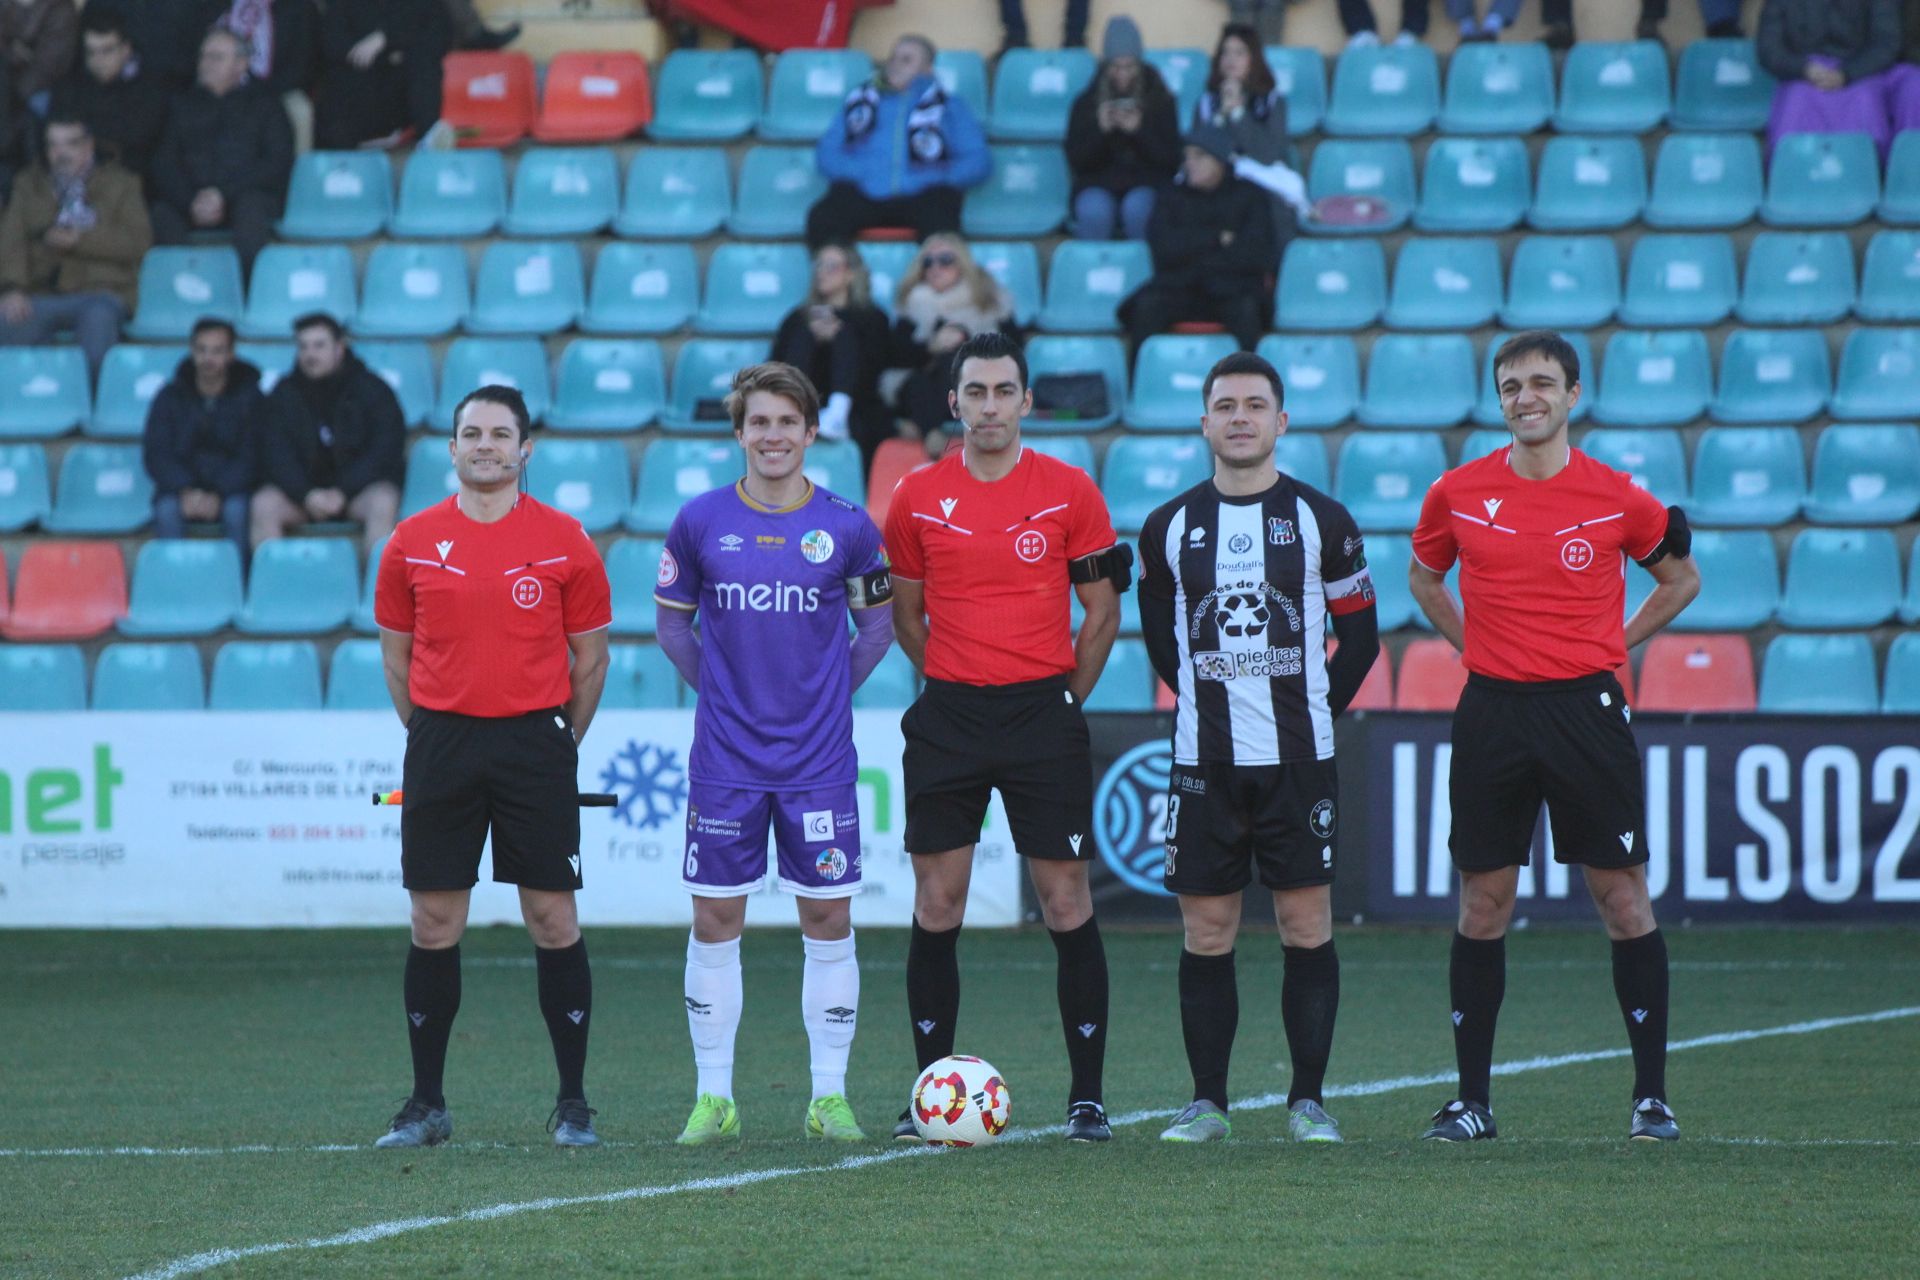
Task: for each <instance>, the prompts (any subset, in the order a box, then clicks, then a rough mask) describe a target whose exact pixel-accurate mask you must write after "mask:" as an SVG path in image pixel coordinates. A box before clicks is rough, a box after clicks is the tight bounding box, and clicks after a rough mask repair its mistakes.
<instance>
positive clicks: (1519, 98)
mask: <svg viewBox="0 0 1920 1280" xmlns="http://www.w3.org/2000/svg"><path fill="white" fill-rule="evenodd" d="M1552 114H1553V58H1552V56H1551V55H1550V54H1548V52H1547V47H1546V46H1545V45H1542V44H1491V43H1487V44H1480V43H1472V44H1463V45H1461V46H1460V47H1459V48H1457V49H1455V50H1454V51H1453V56H1452V57H1450V58H1449V59H1447V94H1446V100H1445V101H1444V102H1443V103H1442V104H1441V107H1440V131H1441V132H1442V133H1512V134H1520V133H1532V132H1534V131H1535V130H1537V129H1540V128H1542V127H1543V126H1544V125H1545V124H1546V123H1547V117H1549V116H1551V115H1552Z"/></svg>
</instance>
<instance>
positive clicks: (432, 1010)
mask: <svg viewBox="0 0 1920 1280" xmlns="http://www.w3.org/2000/svg"><path fill="white" fill-rule="evenodd" d="M401 994H402V997H403V998H404V999H405V1001H406V1005H407V1044H408V1047H409V1048H411V1049H412V1051H413V1097H414V1099H415V1101H418V1102H424V1103H426V1104H427V1105H429V1106H433V1107H445V1106H446V1105H447V1099H446V1095H445V1093H444V1092H442V1087H441V1086H442V1082H443V1081H444V1079H445V1077H446V1071H447V1040H448V1038H449V1037H450V1036H452V1034H453V1019H454V1016H455V1015H456V1014H458V1013H459V1012H460V944H459V943H457V942H456V943H454V944H453V945H452V946H450V947H446V948H444V949H441V950H437V951H430V950H428V949H427V948H425V947H422V946H417V945H414V946H409V947H408V948H407V967H406V975H405V977H404V978H402V980H401Z"/></svg>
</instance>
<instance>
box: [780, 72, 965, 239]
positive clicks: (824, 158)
mask: <svg viewBox="0 0 1920 1280" xmlns="http://www.w3.org/2000/svg"><path fill="white" fill-rule="evenodd" d="M933 58H934V49H933V43H932V41H930V40H928V39H927V38H926V37H925V36H901V37H900V39H899V40H898V41H896V42H895V43H894V46H893V52H892V53H889V54H888V55H887V61H886V64H885V65H884V66H882V67H881V69H880V74H879V75H878V76H877V77H875V79H874V81H873V82H872V83H871V84H865V85H862V86H860V87H859V88H858V89H855V90H854V91H853V92H852V93H850V94H848V95H847V101H846V105H845V107H844V108H842V110H841V112H840V118H839V119H838V120H837V121H835V122H834V123H833V124H831V125H829V126H828V127H827V131H826V132H825V133H824V134H822V135H821V136H820V142H819V145H818V146H817V147H815V149H814V154H815V155H816V157H817V158H818V162H819V165H820V172H821V173H823V174H825V175H826V177H827V179H828V181H829V182H830V183H831V184H832V185H831V186H829V187H828V188H827V193H826V195H824V196H822V197H820V202H819V203H818V204H816V205H814V206H813V209H812V210H811V211H810V212H809V213H808V214H807V245H808V246H809V247H810V248H814V249H818V248H819V247H820V246H821V245H823V244H825V243H827V242H828V241H829V240H853V239H857V238H858V237H859V234H860V233H861V232H862V231H864V230H866V229H867V228H868V227H883V226H897V227H912V228H913V230H914V233H915V234H916V235H917V236H919V237H921V238H925V237H926V236H928V235H930V234H931V233H933V232H935V231H954V230H957V229H958V228H959V226H960V196H961V192H962V191H964V190H965V189H966V188H968V187H971V186H975V185H977V184H979V183H981V182H984V181H985V180H986V178H987V175H988V174H989V173H990V172H992V169H993V160H992V157H991V156H990V155H989V154H988V151H987V138H986V135H985V134H984V133H983V132H981V129H980V122H979V121H978V120H975V119H974V118H973V112H972V111H971V110H969V109H968V107H967V104H966V103H965V102H962V101H961V100H960V99H959V98H954V97H949V96H947V92H946V90H945V89H942V88H941V87H940V82H939V81H938V80H937V79H935V78H934V75H933Z"/></svg>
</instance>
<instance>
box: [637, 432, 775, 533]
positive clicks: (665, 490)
mask: <svg viewBox="0 0 1920 1280" xmlns="http://www.w3.org/2000/svg"><path fill="white" fill-rule="evenodd" d="M744 470H745V468H744V466H743V464H742V462H741V458H740V450H739V447H738V446H736V445H735V444H734V443H733V441H731V440H676V439H673V438H671V437H668V438H665V439H656V440H655V441H654V442H653V443H651V444H649V445H648V446H647V447H646V448H645V449H644V450H643V451H642V452H641V454H640V478H639V482H638V483H637V484H636V485H635V486H634V495H633V506H632V508H631V509H630V510H628V512H627V514H626V519H625V524H626V527H627V528H628V529H629V530H631V531H632V532H634V533H654V534H664V533H665V532H666V531H667V528H668V526H670V525H671V524H672V523H673V517H674V516H675V515H677V514H678V513H679V511H680V508H681V507H683V506H685V505H686V502H687V499H689V498H697V497H699V496H700V495H701V494H703V493H706V492H707V491H708V490H710V489H718V488H720V487H721V486H722V485H727V484H732V483H733V482H734V481H735V480H738V479H739V478H740V477H741V475H742V474H743V472H744Z"/></svg>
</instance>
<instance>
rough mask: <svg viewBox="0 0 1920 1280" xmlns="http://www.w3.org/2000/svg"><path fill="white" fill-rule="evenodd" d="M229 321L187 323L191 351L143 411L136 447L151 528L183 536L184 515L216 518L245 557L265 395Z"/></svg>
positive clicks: (158, 532) (257, 372) (167, 535)
mask: <svg viewBox="0 0 1920 1280" xmlns="http://www.w3.org/2000/svg"><path fill="white" fill-rule="evenodd" d="M233 337H234V335H233V326H232V325H230V324H228V323H227V322H226V321H225V320H214V319H204V320H201V321H200V322H199V323H198V324H196V325H194V326H193V339H192V343H191V346H190V348H189V354H188V355H187V357H186V358H185V359H184V360H182V361H181V362H180V367H179V368H178V369H176V370H174V374H173V381H171V382H169V383H168V384H167V385H166V386H164V387H162V388H160V393H159V394H158V395H156V396H155V397H154V398H153V404H152V405H151V406H150V407H149V408H148V409H147V430H146V438H145V440H144V442H143V449H142V452H143V453H144V454H145V457H146V463H147V474H148V475H150V476H152V477H153V532H154V534H155V536H157V537H161V538H178V537H182V536H184V535H185V533H186V523H187V521H189V520H196V521H211V520H218V521H219V522H220V523H221V525H222V526H223V527H224V528H225V530H226V535H227V537H229V538H231V539H232V540H233V542H234V545H235V546H237V547H239V548H240V559H241V562H242V563H245V562H246V559H247V551H248V547H247V506H248V500H249V499H250V497H251V496H252V494H253V486H254V482H255V480H256V479H257V473H258V471H259V466H260V431H261V425H262V419H263V417H264V415H265V412H266V404H267V400H266V397H265V396H263V395H261V394H260V370H258V369H257V368H255V367H254V366H253V365H251V364H248V363H247V362H246V361H245V360H239V359H235V358H234V354H233Z"/></svg>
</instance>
